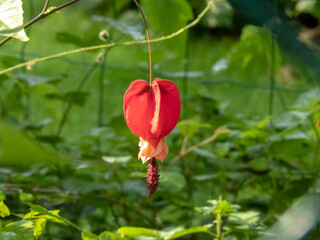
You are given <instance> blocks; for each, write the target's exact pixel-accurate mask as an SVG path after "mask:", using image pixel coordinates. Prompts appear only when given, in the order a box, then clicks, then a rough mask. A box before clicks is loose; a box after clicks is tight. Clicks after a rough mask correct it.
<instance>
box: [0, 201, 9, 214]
mask: <svg viewBox="0 0 320 240" xmlns="http://www.w3.org/2000/svg"><path fill="white" fill-rule="evenodd" d="M7 216H10V210H9V208H8V207H7V205H6V204H5V203H4V202H3V201H2V200H1V201H0V217H2V218H4V217H7Z"/></svg>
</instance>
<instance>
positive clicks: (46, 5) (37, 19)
mask: <svg viewBox="0 0 320 240" xmlns="http://www.w3.org/2000/svg"><path fill="white" fill-rule="evenodd" d="M79 1H80V0H72V1H70V2H67V3H64V4H62V5H60V6H58V7H55V8H52V9H51V10H49V11H47V10H48V6H49V2H50V0H46V3H45V5H44V7H43V9H42V11H41V13H40V14H39V15H38V16H36V17H35V18H34V19H32V20H30V21H29V22H28V23H26V24H25V25H24V26H23V28H24V29H26V28H28V27H30V26H31V25H32V24H34V23H36V22H38V21H39V20H41V19H42V18H45V17H46V16H49V15H50V14H52V13H54V12H57V11H59V10H61V9H63V8H65V7H67V6H69V5H71V4H73V3H76V2H79ZM11 39H12V37H6V38H5V39H3V40H2V41H1V42H0V47H1V46H2V45H4V44H5V43H7V42H8V41H9V40H11Z"/></svg>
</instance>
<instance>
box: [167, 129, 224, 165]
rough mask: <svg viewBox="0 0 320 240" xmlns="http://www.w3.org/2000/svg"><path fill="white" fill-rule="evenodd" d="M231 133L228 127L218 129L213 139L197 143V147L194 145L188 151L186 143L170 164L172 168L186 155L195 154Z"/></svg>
mask: <svg viewBox="0 0 320 240" xmlns="http://www.w3.org/2000/svg"><path fill="white" fill-rule="evenodd" d="M229 132H230V130H229V129H228V128H227V127H226V126H221V127H218V128H217V129H216V130H215V131H214V133H213V134H212V136H211V137H209V138H207V139H205V140H203V141H202V142H199V143H197V144H196V145H193V146H192V147H189V148H188V149H185V144H186V143H183V144H182V147H181V151H180V153H179V154H178V155H177V156H175V157H174V158H173V159H172V161H171V162H170V166H171V165H173V164H174V163H175V162H177V161H178V160H179V159H180V158H181V157H183V156H185V155H186V154H188V153H190V152H193V151H194V150H196V149H198V148H200V147H202V146H203V145H206V144H208V143H210V142H212V141H214V140H216V138H217V137H219V136H220V135H221V134H225V133H229ZM184 142H185V140H184Z"/></svg>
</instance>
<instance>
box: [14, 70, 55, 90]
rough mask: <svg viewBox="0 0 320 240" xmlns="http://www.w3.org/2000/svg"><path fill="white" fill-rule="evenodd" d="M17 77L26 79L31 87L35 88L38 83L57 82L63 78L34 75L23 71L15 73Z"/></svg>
mask: <svg viewBox="0 0 320 240" xmlns="http://www.w3.org/2000/svg"><path fill="white" fill-rule="evenodd" d="M14 76H15V77H16V78H18V79H20V80H23V81H25V82H26V83H27V84H28V86H29V87H30V88H33V87H35V86H37V85H40V84H44V83H52V84H56V83H57V82H59V81H60V80H61V79H60V78H50V77H44V76H33V75H28V74H23V73H17V74H15V75H14Z"/></svg>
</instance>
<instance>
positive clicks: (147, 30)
mask: <svg viewBox="0 0 320 240" xmlns="http://www.w3.org/2000/svg"><path fill="white" fill-rule="evenodd" d="M133 1H134V2H135V4H136V5H137V7H138V9H139V11H140V13H141V15H142V18H143V21H144V25H145V27H146V32H147V38H148V47H149V65H150V66H149V68H150V79H149V83H150V85H151V83H152V56H151V43H150V34H149V28H148V24H147V20H146V18H145V16H144V14H143V11H142V9H141V7H140V5H139V3H138V2H137V0H133Z"/></svg>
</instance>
